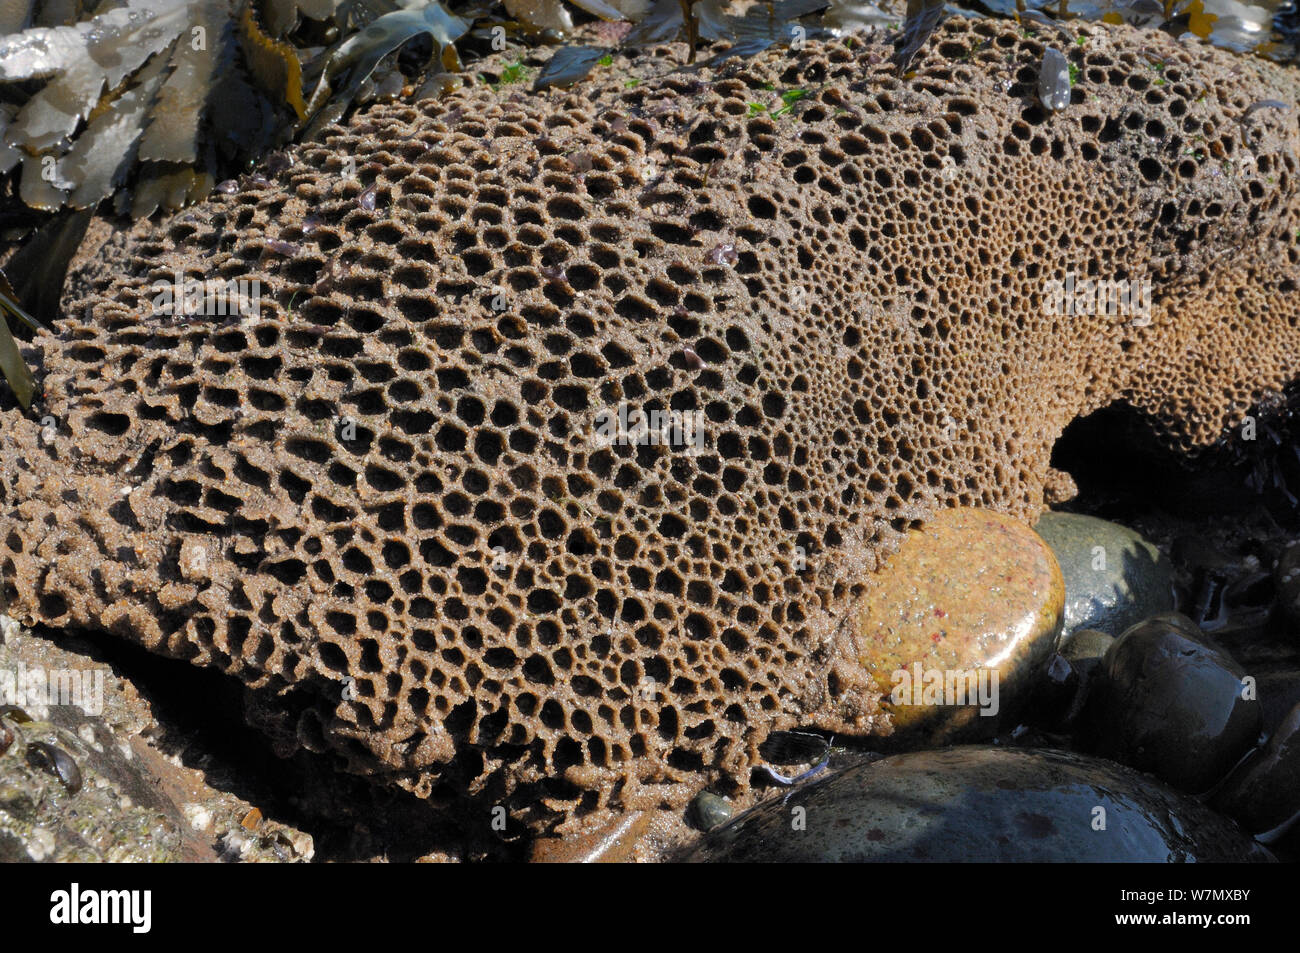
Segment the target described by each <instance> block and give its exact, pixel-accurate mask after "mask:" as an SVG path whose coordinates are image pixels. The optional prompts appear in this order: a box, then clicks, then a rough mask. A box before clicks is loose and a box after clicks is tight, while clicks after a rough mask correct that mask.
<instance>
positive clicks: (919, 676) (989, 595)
mask: <svg viewBox="0 0 1300 953" xmlns="http://www.w3.org/2000/svg"><path fill="white" fill-rule="evenodd" d="M1064 596H1065V590H1064V586H1063V584H1062V581H1061V572H1060V570H1059V569H1058V568H1057V565H1056V560H1055V559H1054V558H1053V557H1052V553H1051V551H1050V550H1049V549H1048V548H1047V546H1046V545H1045V544H1044V543H1043V541H1042V540H1041V539H1040V538H1039V537H1038V536H1037V535H1035V534H1034V532H1033V531H1032V530H1030V528H1029V527H1028V526H1026V525H1025V524H1024V523H1021V522H1019V521H1017V520H1014V519H1011V518H1010V517H1007V516H1004V515H1002V514H1000V513H994V512H992V511H990V510H981V509H974V508H968V509H946V510H941V511H939V512H938V513H936V514H935V515H934V516H933V517H931V518H930V519H929V520H928V521H927V522H926V524H925V526H924V528H923V529H922V530H920V531H916V532H913V533H910V534H909V535H908V536H907V538H906V539H905V540H904V541H903V543H902V545H901V547H900V549H899V551H898V552H897V553H896V554H895V555H893V556H891V557H890V558H889V559H887V560H886V561H885V564H884V565H883V566H882V567H881V569H880V570H879V571H878V572H877V573H875V574H874V575H873V576H872V577H871V578H870V579H869V580H868V581H867V591H866V593H865V595H864V597H863V599H862V601H861V603H860V604H859V606H858V608H857V610H856V613H855V618H854V629H855V635H856V649H857V653H858V661H859V663H860V665H861V666H862V668H863V669H865V670H866V672H867V673H868V674H869V676H870V678H871V679H872V681H873V682H874V684H875V685H876V687H877V688H878V689H879V690H880V691H881V692H883V693H884V694H885V696H886V698H885V700H884V701H883V703H882V704H883V705H884V706H885V708H886V709H887V710H888V711H889V712H890V713H891V715H892V719H893V724H894V725H895V727H896V728H901V729H906V730H909V731H910V730H917V731H920V732H922V733H924V734H925V735H927V736H928V737H930V739H931V740H934V741H938V740H945V741H946V740H952V739H954V738H958V737H962V738H966V737H981V738H988V737H991V736H992V735H993V734H994V733H996V731H998V730H1000V728H1002V727H1006V724H1007V722H1008V721H1009V720H1010V719H1011V718H1012V717H1014V713H1015V710H1016V707H1017V703H1018V702H1019V701H1020V700H1021V698H1022V696H1023V694H1024V692H1023V689H1024V688H1025V686H1026V685H1028V684H1030V683H1032V681H1033V679H1034V676H1035V675H1036V674H1037V673H1039V672H1040V671H1041V669H1042V667H1043V666H1044V665H1045V664H1046V662H1047V659H1048V657H1049V656H1050V655H1051V651H1052V645H1053V643H1054V642H1055V641H1056V637H1057V633H1058V632H1059V629H1060V623H1061V608H1062V604H1063V601H1064ZM972 702H973V703H972ZM985 712H987V713H988V714H987V715H985V714H984V713H985Z"/></svg>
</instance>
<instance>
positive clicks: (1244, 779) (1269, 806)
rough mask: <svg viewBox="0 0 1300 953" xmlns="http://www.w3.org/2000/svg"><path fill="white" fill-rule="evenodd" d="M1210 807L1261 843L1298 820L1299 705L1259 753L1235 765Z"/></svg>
mask: <svg viewBox="0 0 1300 953" xmlns="http://www.w3.org/2000/svg"><path fill="white" fill-rule="evenodd" d="M1213 804H1214V807H1215V808H1216V809H1218V810H1220V811H1222V812H1223V813H1224V814H1227V815H1229V816H1230V817H1233V818H1235V819H1236V820H1237V821H1238V822H1239V823H1240V824H1241V826H1242V827H1244V828H1245V829H1246V830H1248V831H1250V832H1251V833H1252V834H1255V835H1257V836H1260V837H1261V838H1262V839H1264V840H1273V839H1275V838H1277V837H1280V836H1281V835H1282V834H1285V833H1286V831H1287V830H1288V829H1289V828H1290V827H1291V826H1292V825H1293V824H1294V823H1295V821H1296V819H1297V817H1300V705H1296V706H1295V707H1294V708H1293V709H1291V712H1290V714H1288V715H1287V716H1286V718H1285V719H1283V721H1282V724H1281V725H1279V726H1278V729H1277V731H1275V732H1274V733H1273V736H1272V737H1271V738H1270V739H1269V741H1268V744H1267V745H1265V746H1264V747H1263V748H1262V749H1260V750H1258V751H1255V752H1252V753H1251V755H1250V756H1249V757H1248V758H1246V759H1245V760H1244V761H1242V762H1241V763H1240V764H1239V765H1237V767H1236V769H1235V770H1234V771H1233V772H1232V774H1231V775H1230V776H1229V777H1228V779H1227V780H1226V781H1225V782H1224V784H1223V786H1222V787H1221V788H1220V789H1219V791H1218V792H1217V793H1216V795H1215V797H1214V801H1213Z"/></svg>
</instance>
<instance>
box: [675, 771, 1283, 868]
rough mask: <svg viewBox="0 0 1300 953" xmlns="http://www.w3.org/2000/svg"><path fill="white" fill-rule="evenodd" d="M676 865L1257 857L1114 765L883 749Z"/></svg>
mask: <svg viewBox="0 0 1300 953" xmlns="http://www.w3.org/2000/svg"><path fill="white" fill-rule="evenodd" d="M682 859H685V860H688V861H726V862H754V861H775V862H791V861H793V862H799V861H805V862H806V861H835V862H861V861H974V862H1026V861H1028V862H1050V861H1065V862H1071V863H1077V862H1089V861H1120V862H1124V861H1127V862H1177V861H1201V862H1205V861H1242V860H1252V861H1267V860H1271V859H1272V857H1271V855H1270V854H1269V852H1268V851H1267V850H1266V849H1265V848H1262V847H1260V846H1259V845H1258V844H1256V843H1255V842H1254V841H1253V840H1251V839H1250V838H1249V837H1248V836H1246V835H1245V834H1244V833H1243V832H1242V831H1241V829H1240V828H1238V827H1237V825H1235V824H1234V823H1232V822H1231V821H1230V820H1228V819H1227V818H1224V817H1221V816H1219V815H1218V814H1215V813H1214V812H1213V811H1211V810H1210V809H1208V808H1206V807H1205V806H1204V805H1202V804H1200V803H1199V802H1197V801H1195V800H1194V799H1192V798H1188V797H1185V796H1183V795H1180V794H1179V793H1178V792H1176V791H1174V790H1173V789H1172V788H1170V787H1168V786H1167V785H1164V784H1161V783H1160V782H1158V781H1155V780H1153V779H1151V778H1148V777H1144V776H1143V775H1141V774H1139V773H1138V772H1136V771H1132V770H1130V769H1128V768H1125V767H1123V766H1121V765H1117V764H1113V763H1111V762H1108V761H1104V760H1102V759H1099V758H1091V757H1088V756H1086V755H1080V754H1074V753H1071V752H1065V751H1056V750H1050V749H1033V748H1020V749H1017V748H1002V747H994V746H983V745H981V746H970V747H959V748H951V749H947V750H943V751H919V752H913V753H909V754H901V755H895V756H893V757H889V758H885V759H883V760H881V761H877V762H875V763H864V764H859V765H855V766H853V767H849V768H846V769H845V770H843V771H841V772H839V773H837V774H834V775H831V776H830V777H828V778H827V779H825V780H820V781H816V782H813V783H810V784H808V785H806V786H804V787H802V788H799V789H796V790H795V791H794V792H792V793H791V794H790V795H789V796H788V797H785V798H773V799H772V800H769V801H767V802H765V803H763V804H761V805H759V806H758V807H756V808H755V809H753V810H751V811H748V812H746V813H745V814H742V815H741V816H740V817H738V818H737V819H736V820H735V821H733V822H732V823H730V824H728V825H726V826H724V827H722V828H719V829H717V830H715V831H713V832H711V833H709V834H706V835H705V836H704V837H703V838H702V839H701V840H700V841H699V842H698V843H697V844H696V845H695V846H694V847H693V848H691V849H690V850H689V851H688V852H687V854H686V855H685V856H684V857H683V858H682Z"/></svg>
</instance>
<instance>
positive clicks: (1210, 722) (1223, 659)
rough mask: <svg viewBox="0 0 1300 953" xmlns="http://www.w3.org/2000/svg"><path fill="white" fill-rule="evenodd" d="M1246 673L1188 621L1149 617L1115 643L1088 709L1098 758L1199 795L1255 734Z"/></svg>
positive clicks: (1256, 713) (1255, 710)
mask: <svg viewBox="0 0 1300 953" xmlns="http://www.w3.org/2000/svg"><path fill="white" fill-rule="evenodd" d="M1245 674H1246V673H1245V671H1244V670H1243V669H1242V667H1241V666H1240V665H1238V664H1237V662H1236V661H1235V660H1234V659H1233V658H1232V657H1231V656H1230V655H1228V654H1227V652H1225V651H1223V649H1221V648H1220V647H1219V646H1218V645H1216V644H1215V643H1214V642H1213V641H1211V640H1210V639H1209V638H1208V637H1207V636H1206V635H1204V633H1202V632H1201V631H1200V629H1198V628H1197V627H1196V625H1194V624H1193V623H1192V621H1191V620H1190V619H1188V618H1187V617H1186V616H1183V615H1179V614H1178V613H1175V612H1170V613H1165V614H1162V615H1157V616H1153V617H1152V618H1150V619H1148V620H1146V621H1145V622H1142V623H1139V624H1138V625H1135V626H1133V627H1132V628H1130V629H1129V630H1128V631H1126V632H1125V633H1124V634H1123V635H1122V636H1120V637H1119V638H1118V639H1116V640H1115V643H1114V644H1113V645H1112V646H1111V647H1110V648H1109V649H1108V650H1107V651H1106V655H1105V657H1104V658H1103V659H1102V665H1101V673H1100V676H1101V677H1100V679H1099V684H1098V686H1097V690H1096V692H1095V694H1094V698H1093V700H1092V702H1090V704H1089V713H1090V714H1089V719H1090V721H1091V722H1092V727H1093V730H1094V736H1095V739H1096V742H1097V746H1098V753H1100V754H1102V755H1105V756H1107V757H1111V758H1114V759H1115V760H1117V761H1121V762H1123V763H1125V764H1128V765H1132V766H1133V767H1135V768H1138V769H1140V770H1143V771H1150V772H1152V773H1153V774H1155V775H1157V776H1159V777H1160V778H1163V779H1164V780H1166V781H1168V782H1169V783H1170V784H1173V785H1175V786H1177V787H1179V788H1182V789H1183V790H1185V791H1190V792H1191V793H1194V794H1199V793H1201V792H1203V791H1206V790H1208V789H1209V788H1210V787H1212V786H1213V785H1214V784H1215V782H1217V781H1219V780H1220V779H1221V778H1222V777H1223V776H1224V775H1225V774H1227V773H1228V771H1229V770H1230V769H1231V768H1232V766H1233V765H1234V764H1236V763H1237V761H1238V760H1239V759H1240V758H1241V756H1242V755H1243V754H1245V753H1246V752H1247V751H1248V750H1249V749H1250V748H1251V746H1252V745H1254V744H1255V742H1256V740H1257V739H1258V737H1259V730H1260V706H1259V702H1258V701H1257V700H1256V699H1255V698H1254V696H1253V695H1252V697H1250V698H1243V697H1242V696H1243V694H1246V693H1245V692H1244V686H1243V682H1242V680H1243V678H1244V677H1245Z"/></svg>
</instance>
